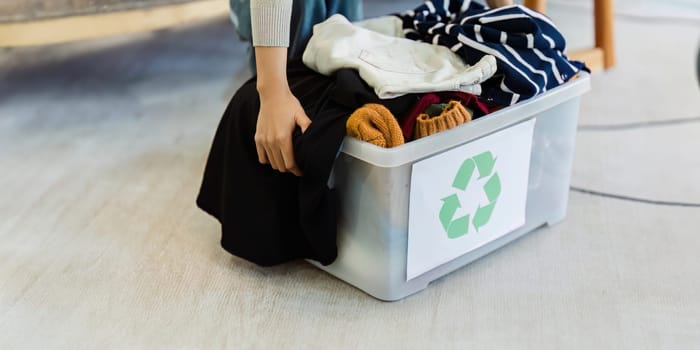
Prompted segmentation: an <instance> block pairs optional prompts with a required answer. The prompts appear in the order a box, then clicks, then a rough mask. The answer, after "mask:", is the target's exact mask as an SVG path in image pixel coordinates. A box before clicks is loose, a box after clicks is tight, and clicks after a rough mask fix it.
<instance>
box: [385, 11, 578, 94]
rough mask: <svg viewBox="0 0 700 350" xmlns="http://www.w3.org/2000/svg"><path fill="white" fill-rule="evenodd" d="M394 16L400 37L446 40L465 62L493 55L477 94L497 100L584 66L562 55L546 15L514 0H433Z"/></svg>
mask: <svg viewBox="0 0 700 350" xmlns="http://www.w3.org/2000/svg"><path fill="white" fill-rule="evenodd" d="M397 16H398V17H399V18H400V19H401V20H402V22H403V30H404V35H405V36H406V38H409V39H413V40H418V41H424V42H428V43H433V44H436V45H443V46H447V47H449V48H450V49H451V50H452V51H453V52H455V53H457V54H458V55H459V56H460V57H461V58H462V59H463V60H464V61H465V62H466V63H467V64H470V65H471V64H475V63H476V62H478V61H479V60H480V59H481V57H483V56H484V55H487V54H488V55H493V56H495V57H496V60H497V65H498V70H497V71H496V75H494V77H493V78H491V79H489V80H487V81H486V82H484V83H483V84H482V94H481V96H482V97H483V98H485V99H486V100H488V101H493V102H495V103H498V104H501V105H506V106H507V105H512V104H514V103H517V102H520V101H523V100H526V99H528V98H531V97H533V96H535V95H537V94H540V93H543V92H545V91H547V90H549V89H551V88H554V87H556V86H559V85H561V84H563V83H565V82H566V81H568V80H569V79H571V77H573V76H575V75H576V74H577V73H578V72H579V71H580V70H586V71H588V68H586V67H585V65H584V64H583V62H578V61H570V60H569V59H568V58H567V57H566V55H565V54H564V49H565V46H566V43H565V40H564V37H563V36H562V35H561V33H560V32H559V30H558V29H557V28H556V26H555V25H554V23H552V21H551V20H550V19H549V18H547V17H546V16H545V15H543V14H541V13H538V12H535V11H533V10H530V9H528V8H526V7H523V6H520V5H514V6H506V7H500V8H496V9H486V8H484V6H483V5H481V4H478V3H475V2H472V1H469V0H444V1H443V0H435V1H426V2H425V3H424V4H423V5H421V6H419V7H417V8H416V9H415V10H412V11H407V12H404V13H402V14H399V15H397Z"/></svg>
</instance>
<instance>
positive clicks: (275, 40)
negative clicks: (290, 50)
mask: <svg viewBox="0 0 700 350" xmlns="http://www.w3.org/2000/svg"><path fill="white" fill-rule="evenodd" d="M291 18H292V0H281V1H280V0H278V1H274V0H257V1H251V3H250V20H251V26H252V29H253V33H252V34H253V46H276V47H288V46H289V30H290V21H291Z"/></svg>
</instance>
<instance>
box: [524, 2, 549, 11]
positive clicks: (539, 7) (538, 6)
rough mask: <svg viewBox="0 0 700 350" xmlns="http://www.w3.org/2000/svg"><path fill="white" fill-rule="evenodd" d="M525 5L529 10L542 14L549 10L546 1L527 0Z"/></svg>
mask: <svg viewBox="0 0 700 350" xmlns="http://www.w3.org/2000/svg"><path fill="white" fill-rule="evenodd" d="M523 5H525V7H527V8H529V9H532V10H535V11H537V12H540V13H544V12H545V10H546V9H547V1H546V0H525V2H524V4H523Z"/></svg>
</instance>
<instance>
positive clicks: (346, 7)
mask: <svg viewBox="0 0 700 350" xmlns="http://www.w3.org/2000/svg"><path fill="white" fill-rule="evenodd" d="M230 4H231V21H232V22H233V26H234V27H235V28H236V32H237V33H238V35H239V36H240V37H241V39H243V40H247V41H249V42H252V38H251V36H252V35H251V28H250V1H249V0H230ZM336 13H340V14H342V15H343V16H345V17H347V18H348V19H349V20H350V21H358V20H360V19H362V0H294V5H293V7H292V20H291V26H290V33H289V51H288V54H287V57H288V58H289V59H292V58H297V57H301V55H302V54H303V53H304V48H305V47H306V43H307V42H308V41H309V38H310V37H311V33H312V29H313V26H314V24H316V23H320V22H322V21H324V20H325V19H327V18H328V17H330V16H332V15H334V14H336ZM254 53H255V52H254V51H253V50H252V49H251V50H250V57H251V63H252V64H253V67H254V64H255V56H254Z"/></svg>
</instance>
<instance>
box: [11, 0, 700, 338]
mask: <svg viewBox="0 0 700 350" xmlns="http://www.w3.org/2000/svg"><path fill="white" fill-rule="evenodd" d="M413 3H414V2H403V4H405V5H404V6H402V7H401V8H407V7H411V6H412V5H413ZM391 6H395V5H392V4H389V3H376V2H373V3H371V4H369V5H368V6H367V7H368V9H367V10H368V13H370V14H373V13H383V12H386V11H388V10H387V9H391V8H392V7H391ZM550 8H551V10H550V15H551V16H552V17H553V19H554V20H555V21H556V22H557V23H559V24H560V26H561V27H562V30H563V31H564V32H565V33H566V35H567V37H569V40H570V43H571V46H572V47H585V46H588V45H590V43H591V42H592V35H591V33H590V32H588V31H583V30H582V28H586V29H587V28H590V22H591V21H590V5H589V4H587V3H586V2H581V1H575V0H569V1H566V2H554V3H552V5H551V6H550ZM617 9H618V15H617V17H616V18H617V21H616V25H617V40H618V50H619V51H618V58H619V60H618V66H617V68H615V69H613V70H610V71H608V72H606V73H604V74H599V75H596V76H594V77H593V89H592V91H591V92H590V93H588V94H587V95H585V96H584V98H583V100H582V110H581V115H580V124H581V130H580V132H579V134H578V143H577V150H576V161H575V164H574V173H573V178H572V184H573V185H574V186H576V187H578V188H582V189H585V190H593V191H599V192H605V193H608V194H614V195H619V196H626V197H635V198H640V199H647V200H651V201H656V202H673V203H666V204H663V203H645V202H639V201H633V200H620V199H615V198H609V197H605V196H600V195H592V194H586V193H582V192H580V191H572V192H571V197H570V207H569V215H568V217H567V219H566V220H565V221H564V222H562V223H561V224H559V225H557V226H554V227H549V228H543V229H540V230H538V231H536V232H534V233H532V234H530V235H528V236H526V237H525V238H523V239H520V240H518V241H517V242H515V243H513V244H511V245H509V246H507V247H505V248H504V249H502V250H500V251H498V252H496V253H494V254H491V255H489V256H487V257H485V258H484V259H481V260H479V261H478V262H476V263H474V264H472V265H470V266H468V267H466V268H463V269H460V270H458V271H456V272H454V273H452V274H450V275H448V276H446V277H444V278H442V279H440V280H438V281H436V282H435V283H433V284H432V285H431V286H430V287H429V288H428V289H427V290H425V291H423V292H421V293H419V294H416V295H414V296H412V297H409V298H407V299H404V300H402V301H399V302H395V303H382V302H379V301H377V300H375V299H372V298H370V297H368V296H367V295H365V294H364V293H362V292H360V291H358V290H357V289H355V288H353V287H350V286H348V285H346V284H345V283H343V282H341V281H338V280H336V279H334V278H333V277H331V276H329V275H327V274H325V273H323V272H321V271H319V270H317V269H315V268H314V267H312V266H310V265H308V264H306V263H303V262H298V263H290V264H287V265H284V266H280V267H275V268H269V269H263V268H258V267H255V266H252V265H251V264H248V263H246V262H244V261H242V260H239V259H237V258H234V257H231V256H230V255H228V254H227V253H225V252H224V251H222V250H221V249H220V248H219V246H218V238H219V229H218V226H217V224H216V222H215V221H214V220H213V219H211V218H210V217H208V216H206V215H205V214H204V213H202V212H201V211H199V210H198V209H196V208H195V207H194V203H193V202H194V197H195V195H196V192H197V186H198V184H199V181H200V180H201V172H202V168H203V165H204V161H205V157H206V153H207V150H208V147H209V145H210V142H211V137H212V135H213V131H214V128H215V126H216V124H217V122H218V119H219V117H220V114H221V112H222V110H223V108H224V106H225V104H226V102H227V100H228V98H229V97H230V95H231V94H232V93H233V91H235V89H236V88H237V87H238V86H239V85H240V84H241V83H242V79H244V77H245V76H246V75H247V74H248V72H247V71H246V68H245V60H244V53H245V47H244V45H242V44H240V43H237V42H235V41H233V40H232V39H231V38H232V37H233V33H232V30H231V28H230V26H229V25H228V23H226V22H225V21H220V22H214V23H208V24H203V25H198V26H187V27H182V28H176V29H173V30H168V31H161V32H157V33H153V34H142V35H135V36H128V37H121V38H112V39H109V40H101V41H88V42H81V43H74V44H68V45H57V46H49V47H41V48H26V49H12V50H10V49H0V194H1V195H0V349H19V348H26V349H39V348H61V349H76V348H86V349H93V348H141V349H154V348H183V349H184V348H201V349H209V348H236V349H248V348H262V349H280V348H311V349H316V348H343V349H345V348H347V349H352V348H361V349H379V348H402V349H465V348H486V349H491V348H532V349H541V348H555V349H560V348H575V349H591V348H612V349H617V348H627V349H659V348H666V349H697V348H700V298H699V297H698V295H700V254H699V253H698V252H700V235H699V233H700V208H699V207H692V206H681V205H679V204H683V203H686V204H692V203H700V186H699V185H697V183H696V181H697V180H696V179H698V178H700V157H698V153H700V152H699V151H700V138H698V136H697V135H699V134H700V90H699V89H698V82H697V80H696V78H695V72H694V69H695V68H694V67H695V61H694V60H695V54H696V52H697V48H698V44H699V42H700V25H699V23H700V21H698V18H700V9H699V8H698V5H696V4H695V3H694V2H693V1H689V0H688V1H686V0H678V1H676V2H672V3H671V2H667V3H664V4H658V3H657V2H652V1H646V2H633V1H627V2H625V1H619V4H618V7H617ZM651 14H653V16H655V17H653V18H650V17H649V16H651ZM681 17H682V18H681ZM679 118H694V119H689V120H687V121H685V122H682V123H671V122H669V121H673V120H675V119H679ZM630 123H643V124H642V125H641V126H640V125H637V124H630ZM616 125H617V126H618V128H614V127H613V126H616ZM674 203H675V205H674Z"/></svg>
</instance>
